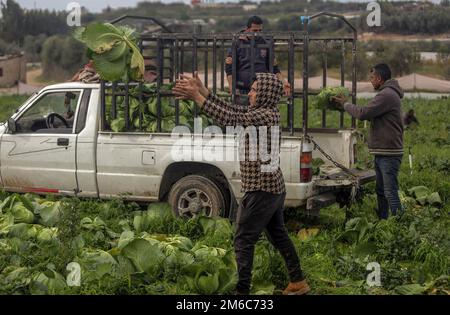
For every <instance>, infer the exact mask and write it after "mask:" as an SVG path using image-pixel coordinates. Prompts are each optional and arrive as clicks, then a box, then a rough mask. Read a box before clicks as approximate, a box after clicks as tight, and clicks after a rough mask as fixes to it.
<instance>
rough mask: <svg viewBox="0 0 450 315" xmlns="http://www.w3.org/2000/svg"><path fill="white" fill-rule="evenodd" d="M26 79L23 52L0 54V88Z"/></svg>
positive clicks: (24, 81)
mask: <svg viewBox="0 0 450 315" xmlns="http://www.w3.org/2000/svg"><path fill="white" fill-rule="evenodd" d="M26 81H27V63H26V60H25V56H24V55H23V54H19V55H5V56H0V88H8V87H12V86H15V85H18V84H19V82H21V83H26Z"/></svg>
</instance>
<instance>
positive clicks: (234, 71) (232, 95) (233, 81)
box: [231, 35, 237, 103]
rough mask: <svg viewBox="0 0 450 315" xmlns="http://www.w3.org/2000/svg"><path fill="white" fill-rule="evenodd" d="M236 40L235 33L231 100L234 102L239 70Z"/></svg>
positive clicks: (232, 48) (232, 45)
mask: <svg viewBox="0 0 450 315" xmlns="http://www.w3.org/2000/svg"><path fill="white" fill-rule="evenodd" d="M236 40H237V36H236V35H233V43H232V44H231V55H232V58H233V64H232V69H233V70H232V71H233V74H232V80H231V86H232V87H231V102H232V103H234V102H235V101H236V70H237V66H236V58H237V54H236Z"/></svg>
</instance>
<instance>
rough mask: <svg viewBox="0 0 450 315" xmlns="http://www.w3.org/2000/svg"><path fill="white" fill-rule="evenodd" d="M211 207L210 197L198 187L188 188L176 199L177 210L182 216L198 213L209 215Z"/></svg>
mask: <svg viewBox="0 0 450 315" xmlns="http://www.w3.org/2000/svg"><path fill="white" fill-rule="evenodd" d="M212 208H213V206H212V201H211V198H210V197H209V196H208V195H207V194H206V193H205V192H204V191H203V190H200V189H196V188H191V189H188V190H186V191H185V192H183V194H182V195H181V196H180V199H178V212H179V214H180V215H182V216H190V217H192V216H194V215H198V214H205V215H207V216H211V213H212Z"/></svg>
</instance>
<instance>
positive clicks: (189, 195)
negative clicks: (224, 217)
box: [168, 175, 225, 217]
mask: <svg viewBox="0 0 450 315" xmlns="http://www.w3.org/2000/svg"><path fill="white" fill-rule="evenodd" d="M168 201H169V203H170V205H171V206H172V210H173V212H174V213H175V215H177V216H186V217H192V216H194V215H200V214H203V215H206V216H209V217H215V216H220V215H221V213H223V212H224V210H225V201H224V196H223V195H222V193H221V190H220V188H219V187H218V186H217V185H216V184H215V183H214V182H213V181H212V180H210V179H209V178H206V177H204V176H199V175H189V176H186V177H183V178H181V179H180V180H178V181H177V182H176V183H175V184H174V185H173V186H172V188H171V189H170V193H169V200H168Z"/></svg>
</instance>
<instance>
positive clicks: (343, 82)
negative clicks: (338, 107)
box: [339, 41, 345, 128]
mask: <svg viewBox="0 0 450 315" xmlns="http://www.w3.org/2000/svg"><path fill="white" fill-rule="evenodd" d="M341 52H342V58H341V86H345V41H341ZM343 127H344V112H340V116H339V128H343Z"/></svg>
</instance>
